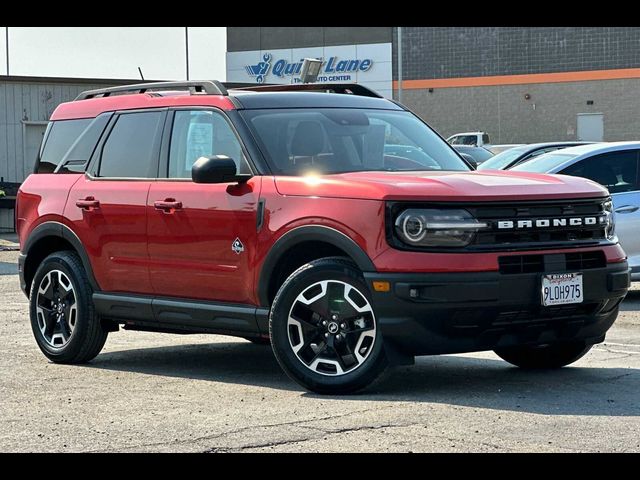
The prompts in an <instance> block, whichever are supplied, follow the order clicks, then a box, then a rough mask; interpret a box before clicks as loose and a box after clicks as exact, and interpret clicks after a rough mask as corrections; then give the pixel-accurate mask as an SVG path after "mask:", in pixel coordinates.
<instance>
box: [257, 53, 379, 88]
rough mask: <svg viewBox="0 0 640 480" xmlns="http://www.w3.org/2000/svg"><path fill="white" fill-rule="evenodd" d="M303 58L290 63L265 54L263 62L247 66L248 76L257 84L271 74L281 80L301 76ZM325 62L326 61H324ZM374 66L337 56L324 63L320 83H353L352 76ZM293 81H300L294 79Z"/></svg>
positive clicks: (366, 62) (362, 61) (366, 59)
mask: <svg viewBox="0 0 640 480" xmlns="http://www.w3.org/2000/svg"><path fill="white" fill-rule="evenodd" d="M303 60H304V59H303V58H301V59H300V61H298V62H288V61H287V60H286V59H284V58H280V59H277V60H274V58H273V55H272V54H271V53H265V54H264V55H263V56H262V61H261V62H258V63H257V64H255V65H246V66H245V68H246V70H247V74H248V75H249V76H250V77H253V78H255V79H256V82H257V83H264V81H265V79H266V78H267V76H268V75H269V73H271V74H272V75H275V76H276V77H279V78H285V77H295V76H298V75H300V70H301V69H302V62H303ZM322 60H324V59H322ZM372 66H373V60H372V59H370V58H364V59H357V58H353V59H351V58H350V59H340V58H339V57H337V56H333V57H329V58H328V59H327V60H324V61H323V62H322V68H321V69H320V75H319V76H318V81H319V82H336V81H341V82H345V81H352V75H351V74H353V73H356V72H366V71H368V70H369V69H370V68H371V67H372ZM293 81H294V82H296V81H299V79H297V78H293Z"/></svg>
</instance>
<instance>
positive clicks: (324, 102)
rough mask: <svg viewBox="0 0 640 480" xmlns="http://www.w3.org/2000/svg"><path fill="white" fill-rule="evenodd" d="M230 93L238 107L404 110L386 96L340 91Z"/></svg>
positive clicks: (240, 91) (238, 91) (239, 91)
mask: <svg viewBox="0 0 640 480" xmlns="http://www.w3.org/2000/svg"><path fill="white" fill-rule="evenodd" d="M229 95H231V96H232V97H233V98H235V99H237V100H238V101H239V102H240V105H238V107H237V108H239V109H240V108H246V109H258V108H322V107H326V108H376V109H385V110H402V108H401V107H400V106H398V105H397V104H395V103H393V102H390V101H389V100H387V99H386V98H372V97H361V96H357V95H344V94H340V93H325V94H318V93H317V92H260V93H257V92H247V91H242V90H230V91H229Z"/></svg>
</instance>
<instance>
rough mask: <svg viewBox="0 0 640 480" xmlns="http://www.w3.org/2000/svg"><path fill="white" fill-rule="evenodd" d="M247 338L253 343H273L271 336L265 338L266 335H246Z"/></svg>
mask: <svg viewBox="0 0 640 480" xmlns="http://www.w3.org/2000/svg"><path fill="white" fill-rule="evenodd" d="M244 338H245V340H249V341H250V342H251V343H253V344H254V345H264V346H266V345H271V339H270V338H264V337H244Z"/></svg>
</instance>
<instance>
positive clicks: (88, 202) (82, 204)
mask: <svg viewBox="0 0 640 480" xmlns="http://www.w3.org/2000/svg"><path fill="white" fill-rule="evenodd" d="M76 207H78V208H81V209H83V210H91V209H94V208H100V202H99V201H98V200H96V199H95V198H93V197H86V198H81V199H79V200H77V201H76Z"/></svg>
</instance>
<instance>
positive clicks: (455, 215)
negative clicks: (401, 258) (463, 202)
mask: <svg viewBox="0 0 640 480" xmlns="http://www.w3.org/2000/svg"><path fill="white" fill-rule="evenodd" d="M394 223H395V231H396V234H397V236H398V238H399V239H400V240H402V242H404V243H406V244H408V245H413V246H419V247H465V246H467V245H469V244H470V243H471V241H472V240H473V237H474V236H475V234H476V232H477V231H478V229H480V228H486V227H487V224H486V223H485V222H479V221H477V220H476V219H475V218H474V217H473V216H472V215H471V214H470V213H469V212H467V211H466V210H458V209H456V210H437V209H422V208H411V209H408V210H405V211H403V212H402V213H401V214H400V215H398V216H397V217H396V220H395V222H394Z"/></svg>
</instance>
